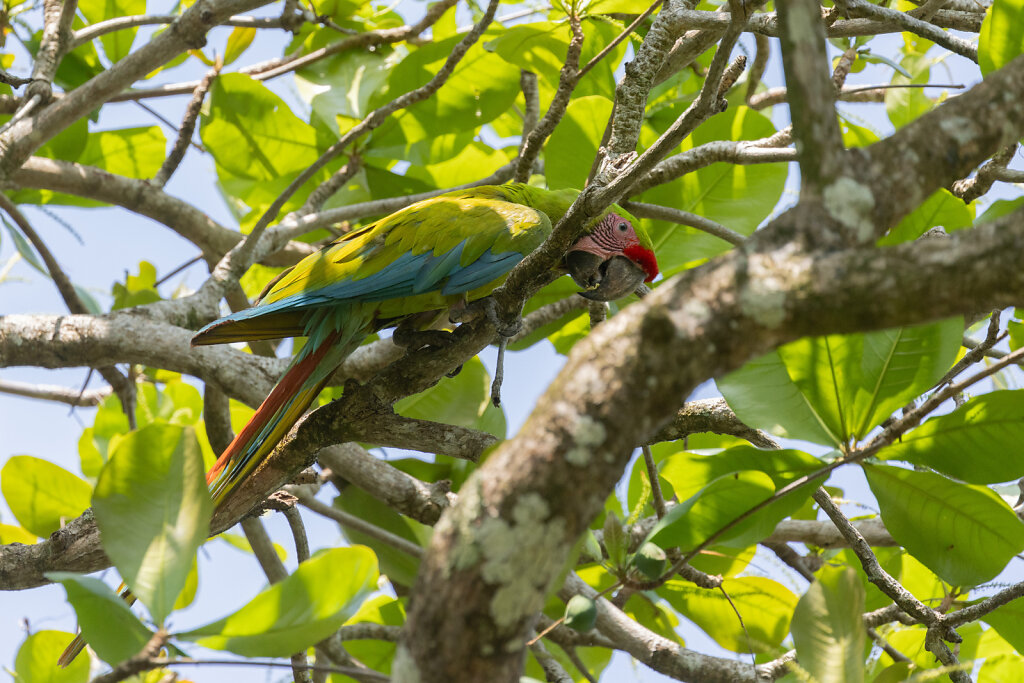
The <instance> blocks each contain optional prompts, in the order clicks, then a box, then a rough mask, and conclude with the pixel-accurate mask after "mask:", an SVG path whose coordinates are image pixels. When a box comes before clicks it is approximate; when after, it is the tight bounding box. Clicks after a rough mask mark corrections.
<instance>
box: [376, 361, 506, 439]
mask: <svg viewBox="0 0 1024 683" xmlns="http://www.w3.org/2000/svg"><path fill="white" fill-rule="evenodd" d="M395 412H396V413H398V414H399V415H402V416H403V417H411V418H416V419H420V420H432V421H434V422H443V423H445V424H453V425H459V426H461V427H474V428H481V426H486V427H488V428H490V429H489V431H491V433H493V434H494V435H495V436H497V437H498V438H505V418H504V412H503V411H502V410H501V408H496V407H494V405H493V404H492V403H491V379H490V377H488V375H487V370H485V369H484V364H483V363H481V362H480V359H479V358H471V359H470V360H468V361H467V362H466V363H465V364H463V366H462V370H461V371H460V372H459V374H457V375H456V376H455V377H446V378H444V379H442V380H441V381H440V382H438V383H437V384H436V385H434V386H433V387H431V388H430V389H427V390H426V391H423V392H420V393H418V394H413V395H412V396H408V397H406V398H403V399H402V400H401V401H398V402H397V403H395Z"/></svg>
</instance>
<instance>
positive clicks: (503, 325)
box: [448, 296, 523, 339]
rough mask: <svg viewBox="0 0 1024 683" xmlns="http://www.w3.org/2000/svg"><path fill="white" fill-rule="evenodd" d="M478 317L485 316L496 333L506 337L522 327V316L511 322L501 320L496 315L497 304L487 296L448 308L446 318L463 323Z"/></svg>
mask: <svg viewBox="0 0 1024 683" xmlns="http://www.w3.org/2000/svg"><path fill="white" fill-rule="evenodd" d="M480 317H483V318H486V319H487V322H489V323H491V324H492V325H494V329H495V330H496V331H497V332H498V334H499V335H501V336H502V337H505V338H506V339H507V338H510V337H514V336H516V335H517V334H519V333H520V332H521V331H522V329H523V320H522V318H518V317H517V318H516V319H515V320H513V321H512V322H505V321H503V320H501V319H500V318H499V317H498V307H497V304H495V303H494V299H492V298H491V297H489V296H487V297H484V298H483V299H477V300H476V301H470V302H469V303H466V302H460V303H458V304H456V305H454V306H452V307H451V308H450V309H448V320H449V321H450V322H453V323H465V322H469V321H471V320H476V319H477V318H480Z"/></svg>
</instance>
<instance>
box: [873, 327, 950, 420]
mask: <svg viewBox="0 0 1024 683" xmlns="http://www.w3.org/2000/svg"><path fill="white" fill-rule="evenodd" d="M963 329H964V323H963V319H962V318H960V317H956V318H948V319H946V320H941V321H939V322H936V323H931V324H928V325H917V326H914V327H899V328H895V329H889V330H880V331H878V332H870V333H868V334H865V335H863V339H864V346H863V349H864V351H863V353H864V356H863V358H862V359H861V367H860V377H859V380H858V381H859V384H860V387H859V388H858V390H857V393H856V398H855V399H854V402H853V420H854V426H855V430H854V436H856V437H857V438H863V437H864V436H866V435H867V433H868V432H870V431H871V430H872V429H873V428H874V427H875V426H876V425H879V424H881V423H882V422H884V421H885V420H886V419H888V418H889V416H890V415H892V414H893V413H894V412H896V411H897V410H899V409H900V408H902V407H903V406H905V405H907V404H908V403H910V402H911V401H912V400H913V399H914V398H916V397H917V396H919V395H921V394H922V393H924V392H925V391H927V390H929V389H931V388H932V387H933V386H934V385H935V383H936V382H938V381H939V380H940V379H942V377H943V375H945V374H946V372H947V371H948V370H949V368H950V366H952V365H953V361H954V360H955V359H956V354H957V351H958V350H959V349H960V342H961V340H962V338H963Z"/></svg>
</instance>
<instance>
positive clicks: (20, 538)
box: [0, 524, 38, 545]
mask: <svg viewBox="0 0 1024 683" xmlns="http://www.w3.org/2000/svg"><path fill="white" fill-rule="evenodd" d="M37 540H38V537H37V536H36V535H35V534H33V533H32V532H31V531H28V530H27V529H22V528H21V527H20V526H14V525H13V524H0V545H7V544H8V543H22V544H24V545H32V544H33V543H35V542H36V541H37Z"/></svg>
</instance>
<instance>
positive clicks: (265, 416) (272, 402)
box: [206, 333, 338, 486]
mask: <svg viewBox="0 0 1024 683" xmlns="http://www.w3.org/2000/svg"><path fill="white" fill-rule="evenodd" d="M337 338H338V334H337V333H333V334H331V335H330V336H328V337H327V338H326V339H325V340H324V341H323V342H322V343H321V344H320V347H319V348H318V349H317V350H316V351H314V352H313V353H311V354H309V355H308V356H306V357H305V358H303V359H302V360H301V361H299V362H298V363H296V364H295V365H293V366H292V368H291V369H290V370H288V372H286V373H285V375H284V377H282V378H281V381H280V382H278V383H277V386H275V387H274V389H273V390H272V391H271V392H270V395H269V396H267V397H266V398H265V399H264V400H263V403H261V404H260V407H259V408H257V409H256V414H255V415H253V416H252V418H251V419H250V420H249V422H248V423H246V425H245V427H243V428H242V431H240V432H239V433H238V434H237V435H236V436H235V438H234V439H233V440H232V441H231V443H229V444H228V447H227V448H225V449H224V452H223V453H221V455H220V457H219V458H217V462H215V463H213V467H211V468H210V470H209V471H208V472H207V473H206V484H207V486H209V485H210V484H212V483H213V481H214V480H215V479H216V478H217V477H218V476H219V475H220V473H221V471H222V470H223V469H224V468H225V467H227V464H228V463H229V462H230V461H231V459H232V458H234V457H235V456H236V455H238V454H239V453H240V452H241V451H242V449H243V448H245V446H246V445H247V444H248V443H249V442H250V441H252V439H253V438H254V437H255V436H256V434H258V433H259V431H260V430H261V429H263V427H264V426H265V425H266V424H267V422H268V421H269V420H270V418H271V417H273V416H274V415H275V414H276V413H277V411H278V410H279V409H280V408H281V406H282V405H284V403H285V401H287V400H288V399H289V398H291V397H292V396H294V395H295V393H296V392H297V391H298V390H299V388H300V387H301V386H302V384H303V382H305V381H306V380H307V379H308V378H309V376H310V375H311V374H313V370H315V369H316V366H317V365H319V364H320V361H321V360H323V357H324V355H325V354H326V353H327V351H328V350H330V348H331V346H332V345H333V344H334V343H335V341H337Z"/></svg>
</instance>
